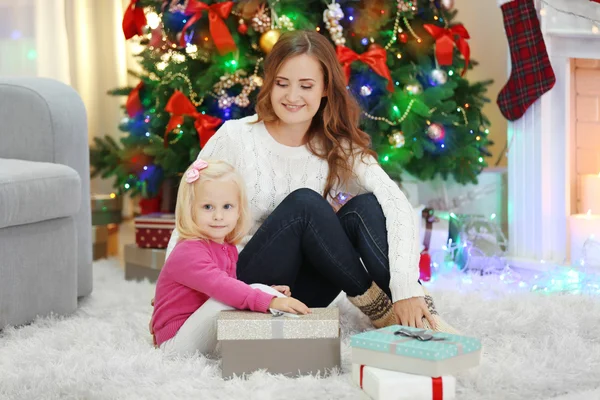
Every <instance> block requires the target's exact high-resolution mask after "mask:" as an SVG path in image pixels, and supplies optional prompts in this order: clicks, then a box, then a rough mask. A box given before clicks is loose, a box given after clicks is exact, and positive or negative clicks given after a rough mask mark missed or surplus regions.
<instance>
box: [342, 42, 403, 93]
mask: <svg viewBox="0 0 600 400" xmlns="http://www.w3.org/2000/svg"><path fill="white" fill-rule="evenodd" d="M336 53H337V58H338V60H339V61H340V63H341V64H342V67H343V68H344V74H345V75H346V83H348V82H349V81H350V64H352V63H353V62H354V61H361V62H363V63H365V64H367V65H368V66H369V67H371V69H372V70H373V71H375V73H377V74H378V75H380V76H382V77H384V78H385V79H387V81H388V85H387V90H389V91H390V92H393V91H394V83H393V82H392V76H391V75H390V70H389V68H388V67H387V64H386V60H387V52H386V51H385V49H382V48H381V47H376V48H373V49H371V50H368V51H366V52H364V53H362V54H357V53H355V52H354V51H352V50H351V49H349V48H348V47H346V46H337V48H336Z"/></svg>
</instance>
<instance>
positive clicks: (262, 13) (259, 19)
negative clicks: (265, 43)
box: [252, 4, 271, 33]
mask: <svg viewBox="0 0 600 400" xmlns="http://www.w3.org/2000/svg"><path fill="white" fill-rule="evenodd" d="M252 29H254V30H255V31H256V32H259V33H264V32H266V31H268V30H270V29H271V17H270V16H269V14H268V11H267V10H266V9H265V5H264V4H263V5H261V6H260V7H259V8H258V11H257V12H256V15H255V16H254V17H252Z"/></svg>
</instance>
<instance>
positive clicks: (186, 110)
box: [164, 91, 223, 147]
mask: <svg viewBox="0 0 600 400" xmlns="http://www.w3.org/2000/svg"><path fill="white" fill-rule="evenodd" d="M165 111H167V112H168V113H171V119H170V120H169V123H168V124H167V128H166V130H165V135H164V146H165V147H167V135H168V134H169V132H171V131H173V130H174V129H175V128H177V127H180V126H181V125H183V122H184V117H185V116H187V117H192V118H194V120H195V121H194V126H195V127H196V131H197V132H198V138H199V141H200V147H202V146H204V145H205V144H206V142H208V139H210V138H211V137H212V135H214V134H215V131H216V130H217V128H218V127H219V126H220V125H221V123H222V122H223V121H221V119H219V118H216V117H212V116H210V115H205V114H202V113H199V112H197V111H196V107H194V105H193V104H192V102H191V101H190V100H189V99H188V98H187V97H185V95H184V94H183V93H181V92H180V91H175V93H173V95H172V96H171V98H170V99H169V102H168V103H167V105H166V107H165Z"/></svg>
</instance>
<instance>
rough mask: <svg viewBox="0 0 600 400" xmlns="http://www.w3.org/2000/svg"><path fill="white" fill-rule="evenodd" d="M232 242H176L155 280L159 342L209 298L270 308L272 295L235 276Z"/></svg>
mask: <svg viewBox="0 0 600 400" xmlns="http://www.w3.org/2000/svg"><path fill="white" fill-rule="evenodd" d="M237 260H238V252H237V249H236V247H235V246H233V245H231V244H227V243H225V244H219V243H215V242H212V241H204V240H184V241H181V242H179V243H177V245H176V246H175V248H174V249H173V252H172V253H171V254H170V255H169V258H167V261H166V262H165V265H164V266H163V268H162V270H161V271H160V275H159V277H158V281H157V282H156V295H155V298H154V314H153V315H152V329H153V332H154V335H155V338H156V344H157V345H158V346H160V345H161V343H163V342H165V341H167V340H169V339H171V338H172V337H173V336H175V334H176V333H177V331H178V330H179V328H181V326H182V325H183V323H184V322H185V321H186V320H187V319H188V318H189V316H190V315H192V314H193V313H194V312H195V311H196V310H197V309H198V308H199V307H201V306H202V304H204V303H205V302H206V301H207V300H208V299H209V298H211V297H212V298H214V299H216V300H218V301H220V302H223V303H225V304H227V305H229V306H231V307H235V308H237V309H241V310H247V309H249V310H252V311H259V312H267V310H268V309H269V304H270V303H271V300H272V299H273V297H275V296H273V295H270V294H267V293H265V292H263V291H261V290H259V289H254V288H251V287H250V286H248V285H247V284H246V283H244V282H242V281H239V280H238V279H237V277H236V263H237Z"/></svg>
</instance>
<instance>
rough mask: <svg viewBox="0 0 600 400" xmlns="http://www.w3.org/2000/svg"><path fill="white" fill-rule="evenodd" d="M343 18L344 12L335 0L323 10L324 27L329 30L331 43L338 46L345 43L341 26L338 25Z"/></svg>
mask: <svg viewBox="0 0 600 400" xmlns="http://www.w3.org/2000/svg"><path fill="white" fill-rule="evenodd" d="M343 18H344V12H343V11H342V7H340V5H339V4H338V3H336V2H333V3H331V4H329V5H328V6H327V9H326V10H325V11H323V22H324V23H325V27H326V28H327V30H328V31H329V36H331V40H333V43H335V44H336V45H338V46H343V45H344V44H346V39H345V38H344V34H343V28H342V26H341V25H340V20H342V19H343Z"/></svg>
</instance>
